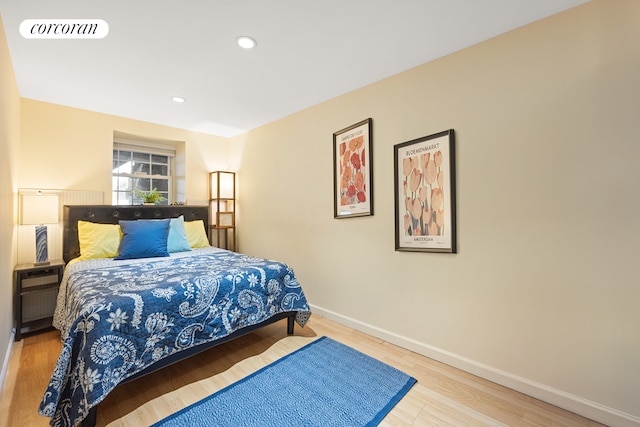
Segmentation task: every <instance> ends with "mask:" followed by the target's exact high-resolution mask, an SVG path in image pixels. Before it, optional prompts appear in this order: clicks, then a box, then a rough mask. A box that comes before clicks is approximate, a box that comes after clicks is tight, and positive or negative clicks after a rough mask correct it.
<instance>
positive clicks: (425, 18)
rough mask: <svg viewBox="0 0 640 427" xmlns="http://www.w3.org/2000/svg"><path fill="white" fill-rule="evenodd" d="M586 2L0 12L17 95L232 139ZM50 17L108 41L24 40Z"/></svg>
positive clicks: (224, 1) (347, 0)
mask: <svg viewBox="0 0 640 427" xmlns="http://www.w3.org/2000/svg"><path fill="white" fill-rule="evenodd" d="M585 2H586V0H482V1H480V0H393V1H392V0H315V1H312V0H272V1H268V0H182V1H178V0H91V1H87V0H55V1H51V0H0V13H2V18H3V21H4V26H5V32H6V36H7V40H8V43H9V49H10V52H11V57H12V60H13V67H14V70H15V74H16V78H17V81H18V88H19V91H20V96H22V97H24V98H31V99H36V100H41V101H46V102H52V103H56V104H62V105H68V106H72V107H78V108H83V109H87V110H92V111H98V112H102V113H108V114H113V115H117V116H124V117H130V118H134V119H138V120H144V121H149V122H153V123H160V124H165V125H169V126H174V127H178V128H184V129H190V130H194V131H198V132H203V133H208V134H213V135H220V136H233V135H237V134H239V133H242V132H245V131H247V130H250V129H253V128H255V127H258V126H261V125H263V124H266V123H269V122H271V121H274V120H276V119H279V118H281V117H284V116H287V115H289V114H292V113H295V112H296V111H300V110H302V109H304V108H306V107H310V106H312V105H315V104H318V103H321V102H323V101H326V100H328V99H331V98H334V97H336V96H339V95H342V94H345V93H347V92H350V91H352V90H355V89H357V88H360V87H363V86H365V85H368V84H370V83H373V82H376V81H379V80H381V79H384V78H386V77H389V76H391V75H394V74H397V73H399V72H401V71H404V70H407V69H409V68H412V67H415V66H418V65H420V64H423V63H425V62H428V61H431V60H433V59H435V58H438V57H441V56H444V55H447V54H449V53H452V52H455V51H457V50H460V49H463V48H465V47H468V46H470V45H473V44H476V43H479V42H481V41H483V40H486V39H489V38H491V37H494V36H496V35H499V34H502V33H505V32H507V31H510V30H513V29H515V28H517V27H520V26H522V25H525V24H528V23H530V22H533V21H536V20H538V19H541V18H544V17H546V16H549V15H552V14H554V13H557V12H560V11H562V10H565V9H568V8H571V7H574V6H577V5H579V4H581V3H585ZM53 18H55V19H71V18H75V19H80V18H82V19H102V20H104V21H106V22H107V23H108V25H109V34H108V35H107V37H105V38H104V39H100V40H34V39H25V38H23V37H22V36H21V35H20V33H19V30H18V29H19V25H20V23H21V22H22V21H23V20H25V19H53ZM240 35H249V36H251V37H253V38H255V39H256V40H257V42H258V46H257V47H256V48H255V49H253V50H250V51H247V50H243V49H241V48H239V47H238V46H237V45H236V42H235V39H236V37H238V36H240ZM173 95H179V96H182V97H185V98H186V99H187V102H186V103H184V104H176V103H174V102H172V101H171V99H170V98H171V96H173Z"/></svg>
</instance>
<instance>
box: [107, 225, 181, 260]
mask: <svg viewBox="0 0 640 427" xmlns="http://www.w3.org/2000/svg"><path fill="white" fill-rule="evenodd" d="M169 222H170V221H169V220H168V219H150V220H143V219H139V220H133V221H120V229H121V230H122V240H121V241H120V248H119V249H118V256H116V257H115V258H114V259H133V258H152V257H161V256H169V252H168V251H167V237H168V236H169Z"/></svg>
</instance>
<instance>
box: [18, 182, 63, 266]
mask: <svg viewBox="0 0 640 427" xmlns="http://www.w3.org/2000/svg"><path fill="white" fill-rule="evenodd" d="M21 207H22V209H21V212H20V213H21V215H20V224H22V225H35V226H36V265H47V264H49V249H48V247H47V226H46V225H45V224H57V223H58V209H59V205H58V196H57V195H55V194H42V193H41V192H38V194H34V195H22V203H21Z"/></svg>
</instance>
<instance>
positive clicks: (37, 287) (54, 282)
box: [13, 260, 64, 341]
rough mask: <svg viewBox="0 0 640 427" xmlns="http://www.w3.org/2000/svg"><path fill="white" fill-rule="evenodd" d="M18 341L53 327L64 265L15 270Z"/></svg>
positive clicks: (50, 264) (62, 262)
mask: <svg viewBox="0 0 640 427" xmlns="http://www.w3.org/2000/svg"><path fill="white" fill-rule="evenodd" d="M13 271H14V275H15V283H16V293H15V316H16V337H15V340H16V341H20V340H21V339H22V335H23V334H26V333H30V332H34V331H38V330H41V329H46V328H50V327H51V323H52V321H53V312H54V311H55V307H56V298H57V296H58V289H59V288H60V281H61V280H62V272H63V271H64V261H62V260H56V261H51V262H50V263H49V264H45V265H36V264H33V263H30V264H18V265H16V267H15V268H14V270H13Z"/></svg>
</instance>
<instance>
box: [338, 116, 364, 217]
mask: <svg viewBox="0 0 640 427" xmlns="http://www.w3.org/2000/svg"><path fill="white" fill-rule="evenodd" d="M371 128H372V120H371V119H366V120H363V121H361V122H359V123H356V124H355V125H352V126H349V127H348V128H345V129H342V130H340V131H338V132H336V133H334V134H333V217H334V218H350V217H356V216H366V215H373V188H372V182H373V179H372V171H373V168H372V165H371V163H372V154H371V147H372V144H373V142H372V140H373V138H372V132H371Z"/></svg>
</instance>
